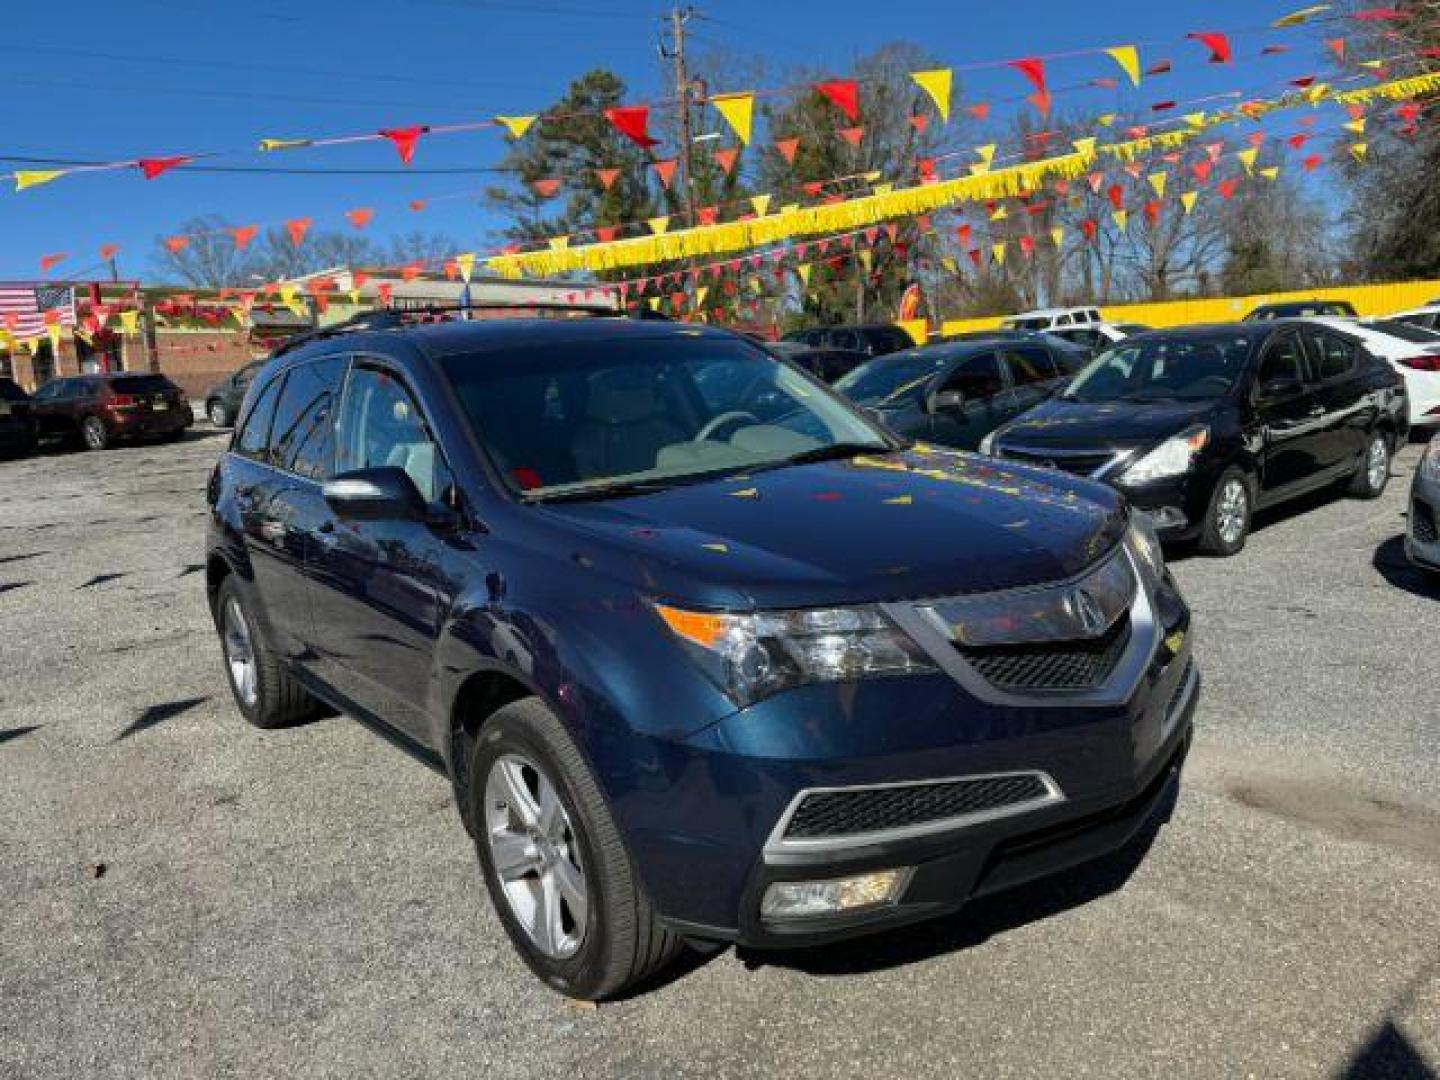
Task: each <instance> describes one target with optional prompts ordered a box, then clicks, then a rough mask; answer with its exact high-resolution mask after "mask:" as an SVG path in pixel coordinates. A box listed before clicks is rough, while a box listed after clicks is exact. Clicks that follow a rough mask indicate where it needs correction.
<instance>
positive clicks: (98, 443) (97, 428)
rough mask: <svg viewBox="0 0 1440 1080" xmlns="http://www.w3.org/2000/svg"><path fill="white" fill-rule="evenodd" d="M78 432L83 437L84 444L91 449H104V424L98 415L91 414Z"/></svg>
mask: <svg viewBox="0 0 1440 1080" xmlns="http://www.w3.org/2000/svg"><path fill="white" fill-rule="evenodd" d="M80 434H81V435H82V436H83V437H84V439H85V445H86V446H87V447H89V448H90V449H91V450H104V449H105V425H104V424H103V423H102V422H101V421H100V419H99V418H98V417H95V416H92V417H90V418H89V419H88V420H86V421H85V423H84V424H83V425H82V426H81V429H80Z"/></svg>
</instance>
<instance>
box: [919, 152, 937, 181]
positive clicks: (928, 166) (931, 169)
mask: <svg viewBox="0 0 1440 1080" xmlns="http://www.w3.org/2000/svg"><path fill="white" fill-rule="evenodd" d="M915 168H916V169H917V170H919V173H920V182H921V183H922V184H933V183H935V181H936V180H937V179H938V177H937V176H936V175H935V159H934V158H933V157H922V158H918V159H916V161H915Z"/></svg>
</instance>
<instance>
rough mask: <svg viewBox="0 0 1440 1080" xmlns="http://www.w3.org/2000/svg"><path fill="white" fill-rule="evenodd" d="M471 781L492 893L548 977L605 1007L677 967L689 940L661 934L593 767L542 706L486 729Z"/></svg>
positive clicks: (523, 707)
mask: <svg viewBox="0 0 1440 1080" xmlns="http://www.w3.org/2000/svg"><path fill="white" fill-rule="evenodd" d="M469 775H470V791H469V793H468V797H469V799H470V811H471V820H472V821H474V822H475V823H476V832H477V834H478V835H477V837H476V841H475V845H476V848H477V849H478V851H479V855H480V865H481V868H482V870H483V872H484V876H485V885H486V887H487V888H488V889H489V892H490V899H491V901H492V902H493V903H494V905H495V910H496V912H497V913H498V914H499V916H500V921H501V922H502V923H503V924H504V926H505V931H506V933H507V934H509V936H510V940H511V942H512V943H514V945H515V948H516V950H517V951H518V952H519V953H520V955H521V957H522V958H523V959H524V960H525V962H526V964H528V965H529V967H530V970H532V971H533V972H534V973H535V974H536V975H537V976H538V977H539V978H540V979H542V980H543V981H545V982H546V983H548V984H549V985H550V986H552V987H554V988H555V989H556V990H558V991H560V992H561V993H562V994H566V995H567V996H569V997H573V998H582V999H587V1000H598V999H601V998H608V997H614V996H616V995H617V994H620V993H622V992H624V991H625V990H626V989H628V988H629V987H631V986H633V985H635V984H636V983H637V982H640V981H641V980H643V979H644V978H646V977H647V976H649V975H651V974H653V973H654V972H656V971H658V970H659V969H660V968H662V967H664V966H665V965H666V964H668V963H669V962H670V961H671V960H673V959H674V958H675V956H676V955H677V954H678V953H679V952H680V950H681V949H682V947H683V942H682V941H681V939H680V938H679V937H678V936H677V935H676V934H674V933H672V932H671V931H669V930H666V929H665V928H664V927H663V926H661V925H660V923H659V921H658V919H657V918H656V915H655V912H654V909H653V908H651V906H650V902H649V901H648V900H647V899H646V897H645V895H644V891H643V889H642V888H641V885H640V882H639V879H638V877H637V875H636V873H635V870H634V868H633V867H632V866H631V864H630V857H629V854H628V853H627V852H626V850H625V846H624V843H623V842H622V840H621V839H620V834H619V831H618V830H617V828H616V826H615V820H614V817H613V816H612V815H611V813H610V808H609V806H608V805H607V803H606V801H605V797H604V795H603V794H602V793H601V791H600V787H599V785H598V784H597V783H596V781H595V778H594V777H593V776H592V775H591V773H590V768H589V766H588V765H587V764H586V763H585V760H584V758H583V757H582V755H581V754H580V751H579V749H578V748H577V747H576V745H575V743H574V741H573V740H572V739H571V738H570V736H569V734H568V733H567V732H566V730H565V727H564V725H563V724H561V723H560V720H559V718H558V717H556V716H555V714H554V713H552V712H551V711H550V710H549V709H548V708H547V707H546V706H545V705H544V704H543V703H542V702H541V701H539V700H538V699H536V698H525V699H522V700H520V701H516V702H513V703H512V704H510V705H506V706H505V707H504V708H502V709H500V710H499V711H498V712H496V713H495V715H494V716H492V717H490V719H489V720H487V721H486V723H485V725H484V727H483V728H482V729H481V731H480V735H479V737H478V738H477V740H476V743H475V751H474V757H473V760H472V761H471V768H470V774H469Z"/></svg>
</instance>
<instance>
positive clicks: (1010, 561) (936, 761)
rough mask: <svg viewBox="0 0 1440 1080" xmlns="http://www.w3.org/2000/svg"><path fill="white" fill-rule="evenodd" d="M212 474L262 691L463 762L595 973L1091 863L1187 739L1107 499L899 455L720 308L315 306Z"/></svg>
mask: <svg viewBox="0 0 1440 1080" xmlns="http://www.w3.org/2000/svg"><path fill="white" fill-rule="evenodd" d="M781 398H783V399H784V401H785V402H786V403H787V405H786V407H785V408H783V409H782V408H779V407H778V406H777V401H778V400H779V399H781ZM752 401H757V402H761V403H763V404H761V405H756V406H752V404H751V403H752ZM757 409H759V410H760V411H762V412H763V413H764V414H765V417H766V419H764V420H762V419H760V418H759V417H757V415H756V410H757ZM208 497H209V503H210V506H211V508H212V518H211V527H210V537H209V550H208V557H207V574H206V577H207V584H208V590H209V599H210V604H211V607H212V610H213V612H214V615H215V620H216V624H217V628H218V630H219V633H220V636H221V641H222V645H223V651H224V656H225V661H226V671H227V672H228V675H229V679H230V684H231V688H232V690H233V692H234V696H235V699H236V701H237V703H238V705H239V708H240V711H241V712H242V713H243V714H244V715H245V717H246V718H247V719H249V720H250V721H251V722H252V723H254V724H256V725H259V726H261V727H275V726H279V725H282V724H285V723H287V722H290V721H295V720H298V719H300V718H302V717H305V716H307V715H309V714H310V713H311V712H312V710H313V709H314V708H315V707H316V704H317V702H324V703H328V704H329V705H330V706H332V707H334V708H336V709H339V710H341V711H343V712H346V713H349V714H350V715H352V716H354V717H355V718H357V719H358V720H360V721H361V722H362V723H364V724H366V725H368V726H370V727H372V728H373V729H374V730H376V731H377V732H379V733H381V734H383V735H384V736H385V737H386V738H387V739H389V740H390V741H392V742H394V743H396V744H398V745H399V746H401V747H403V748H404V749H406V750H408V751H409V752H411V753H412V754H413V755H414V756H416V757H418V758H419V759H420V760H421V761H424V762H426V763H427V764H429V765H431V766H432V767H434V768H435V769H437V770H439V771H440V772H442V773H443V774H444V775H446V776H447V777H449V779H450V781H451V782H452V783H453V785H454V790H455V796H456V799H457V802H458V804H459V808H460V815H461V817H462V819H463V821H464V823H465V825H466V827H467V828H468V829H469V831H470V832H471V834H472V835H473V836H474V837H475V840H476V846H477V848H478V851H479V858H480V863H481V866H482V871H483V876H484V879H485V882H486V885H487V887H488V888H489V891H490V895H491V898H492V899H493V901H494V904H495V907H496V909H497V911H498V912H499V914H500V917H501V920H502V922H503V924H504V926H505V928H506V930H507V932H508V934H509V936H510V938H511V940H512V941H513V942H514V944H515V947H516V948H517V950H518V951H519V952H520V954H521V955H522V956H523V957H524V958H525V960H526V961H527V962H528V963H529V965H530V966H531V968H532V969H533V970H534V971H535V972H536V973H537V974H538V975H539V976H540V977H541V978H542V979H544V980H545V981H546V982H547V983H549V984H550V985H552V986H554V987H555V988H557V989H559V990H561V991H563V992H564V993H566V994H569V995H571V996H576V997H586V998H598V997H604V996H607V995H614V994H617V993H619V992H621V991H623V990H624V989H625V988H626V987H628V986H631V985H633V984H634V983H635V982H636V981H637V980H639V979H642V978H643V977H645V976H646V975H647V974H648V973H650V972H653V971H655V970H656V969H657V968H659V967H660V966H661V965H663V964H665V963H666V962H667V961H668V960H670V959H671V958H672V957H674V956H675V955H676V953H677V952H678V951H679V950H680V948H681V947H682V944H683V942H684V941H685V940H686V939H703V940H706V941H738V942H743V943H747V944H750V945H754V946H761V947H767V946H768V947H783V946H791V945H800V944H818V943H821V942H825V941H829V940H831V939H834V938H838V937H843V936H847V935H853V934H857V933H862V932H866V931H872V930H878V929H880V928H883V927H891V926H895V925H897V924H901V923H906V922H911V921H915V920H919V919H925V918H930V917H933V916H936V915H940V914H943V913H946V912H951V911H954V910H955V909H957V908H959V907H960V906H961V905H962V904H963V903H964V902H965V901H966V900H967V899H968V898H970V897H973V896H977V895H981V894H986V893H991V892H994V891H996V890H999V889H1003V888H1005V887H1007V886H1010V885H1013V884H1016V883H1018V882H1022V881H1026V880H1029V879H1031V878H1034V877H1037V876H1040V875H1043V874H1047V873H1050V872H1053V871H1055V870H1058V869H1061V868H1064V867H1068V866H1071V865H1073V864H1075V863H1077V862H1080V861H1083V860H1085V859H1089V858H1093V857H1096V856H1098V855H1100V854H1102V853H1104V852H1107V851H1110V850H1112V849H1115V848H1116V847H1118V846H1120V845H1122V844H1124V843H1125V842H1126V841H1127V839H1128V838H1129V837H1130V836H1132V835H1133V834H1134V833H1135V832H1136V831H1137V830H1138V829H1140V828H1141V827H1142V825H1144V824H1145V823H1146V822H1147V821H1149V820H1150V819H1151V818H1152V816H1155V814H1156V812H1157V807H1160V806H1161V805H1162V804H1166V803H1168V800H1169V798H1170V797H1171V796H1172V795H1173V792H1174V789H1175V786H1176V784H1177V783H1178V777H1179V772H1180V766H1181V763H1182V761H1183V759H1184V756H1185V752H1186V748H1187V746H1188V743H1189V738H1190V730H1191V717H1192V713H1193V711H1194V709H1195V706H1196V700H1197V696H1198V685H1199V682H1198V675H1197V673H1196V669H1195V666H1194V664H1193V663H1192V662H1191V646H1190V634H1189V619H1190V616H1189V611H1188V608H1187V607H1186V605H1185V603H1184V601H1183V600H1182V599H1181V597H1180V595H1179V593H1178V592H1177V590H1176V588H1175V584H1174V582H1173V581H1172V580H1171V578H1170V576H1169V574H1168V572H1167V571H1166V569H1165V566H1164V563H1163V558H1162V556H1161V554H1160V549H1159V545H1158V544H1157V542H1156V540H1155V538H1154V535H1153V533H1151V532H1150V531H1149V530H1148V528H1147V526H1146V525H1145V523H1144V520H1143V519H1136V518H1134V517H1132V515H1131V514H1130V512H1129V510H1128V508H1127V507H1126V505H1125V502H1124V500H1123V499H1122V498H1121V497H1120V496H1119V495H1117V494H1116V493H1115V492H1114V491H1112V490H1110V489H1109V488H1106V487H1104V486H1103V485H1099V484H1092V483H1089V482H1087V481H1084V480H1079V479H1075V478H1072V477H1067V476H1062V475H1059V474H1056V473H1052V472H1047V471H1044V470H1039V469H1033V468H1027V467H1025V466H1019V465H1006V464H999V463H995V462H990V461H986V460H983V459H979V458H974V457H970V456H966V455H962V454H955V453H951V452H947V451H941V450H937V449H935V448H933V447H929V446H925V445H912V444H908V443H902V442H900V441H899V440H897V439H896V438H895V437H894V436H892V435H891V434H889V433H887V432H886V431H884V430H883V429H881V428H879V427H877V426H875V425H873V424H872V423H871V422H870V421H869V420H868V419H866V417H865V416H864V415H863V414H862V413H861V412H859V411H858V410H856V409H855V408H854V407H852V406H851V405H849V404H847V403H846V402H845V401H844V400H843V399H841V398H839V397H837V396H836V395H834V394H833V393H832V392H831V391H830V390H828V389H827V388H826V387H825V386H824V385H823V384H822V383H820V382H818V381H816V380H814V379H813V378H811V377H810V376H809V375H807V374H805V373H803V372H800V371H798V370H796V369H795V368H793V367H791V366H789V365H786V364H783V363H780V362H778V361H777V360H775V359H774V357H772V356H771V355H770V354H769V353H768V352H766V351H765V350H764V349H762V348H761V347H759V346H758V345H755V344H754V343H752V342H749V341H746V340H744V339H742V338H740V337H738V336H735V335H732V334H729V333H726V332H723V331H720V330H715V329H710V328H705V327H692V326H685V325H675V324H667V323H658V322H642V321H638V320H635V321H631V320H624V319H613V318H595V319H587V320H574V319H570V320H557V319H551V320H537V319H521V320H505V321H491V322H448V323H438V324H432V325H428V326H397V327H394V328H391V329H384V330H377V329H368V330H366V329H351V330H348V331H347V330H343V329H342V330H330V331H326V332H322V333H321V334H319V335H318V336H316V337H314V338H313V339H312V340H310V341H309V342H307V343H305V344H303V345H299V346H297V347H294V348H291V349H289V350H288V351H285V352H283V353H282V354H281V355H280V356H278V357H277V358H276V359H275V360H274V361H272V362H271V364H270V365H268V366H267V367H266V368H265V370H264V371H263V372H262V373H261V374H260V376H259V377H258V378H257V379H256V381H255V383H254V384H253V385H252V386H251V389H250V392H249V394H248V395H247V398H246V403H245V406H244V409H243V411H242V414H241V417H240V422H239V426H238V428H237V430H236V433H235V435H234V436H233V441H232V445H231V447H230V449H229V451H228V452H227V453H225V454H224V455H223V456H222V458H221V460H220V462H219V463H218V465H217V466H216V468H215V471H214V473H213V475H212V477H211V480H210V484H209V490H208Z"/></svg>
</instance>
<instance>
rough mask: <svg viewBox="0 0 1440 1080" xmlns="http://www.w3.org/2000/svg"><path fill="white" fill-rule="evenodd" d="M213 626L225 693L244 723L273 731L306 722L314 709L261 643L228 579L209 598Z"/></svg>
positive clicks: (235, 587)
mask: <svg viewBox="0 0 1440 1080" xmlns="http://www.w3.org/2000/svg"><path fill="white" fill-rule="evenodd" d="M215 626H216V629H217V630H219V632H220V648H221V650H222V651H223V652H224V654H225V674H226V676H227V677H228V679H229V680H230V692H231V693H232V694H234V696H235V704H236V706H237V707H238V708H239V710H240V713H241V715H243V716H244V717H245V719H246V720H248V721H249V722H250V723H252V724H254V725H255V726H256V727H258V728H279V727H286V726H288V725H290V724H296V723H299V722H300V721H302V720H308V719H309V718H310V717H312V716H314V715H315V714H316V713H317V712H318V711H319V704H318V703H317V702H316V701H315V699H314V698H313V697H311V696H310V695H309V694H308V693H306V691H305V689H304V687H302V686H301V685H300V683H299V681H298V680H297V679H296V678H295V676H294V675H292V674H290V672H288V671H287V670H285V667H284V665H283V664H281V663H280V660H279V658H278V657H277V656H276V655H275V654H274V652H272V651H271V649H270V647H269V646H268V645H267V644H266V643H265V640H264V637H263V635H262V634H261V631H260V627H259V624H258V623H257V622H256V621H255V618H254V615H253V614H252V613H251V611H250V608H249V606H248V605H247V604H246V603H245V599H244V597H243V596H242V595H241V593H240V588H239V586H238V585H237V584H236V582H235V579H234V578H233V577H227V578H226V579H225V580H224V581H223V582H222V583H221V585H220V589H219V591H218V592H217V593H216V594H215Z"/></svg>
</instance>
